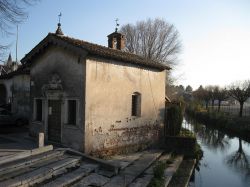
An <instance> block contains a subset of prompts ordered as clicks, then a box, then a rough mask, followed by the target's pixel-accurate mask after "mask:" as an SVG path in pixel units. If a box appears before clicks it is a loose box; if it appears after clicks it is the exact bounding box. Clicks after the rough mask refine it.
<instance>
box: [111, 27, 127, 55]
mask: <svg viewBox="0 0 250 187" xmlns="http://www.w3.org/2000/svg"><path fill="white" fill-rule="evenodd" d="M108 47H109V48H112V49H118V50H123V49H124V48H125V36H124V35H123V34H121V33H119V32H117V30H116V31H115V32H113V33H111V34H110V35H108Z"/></svg>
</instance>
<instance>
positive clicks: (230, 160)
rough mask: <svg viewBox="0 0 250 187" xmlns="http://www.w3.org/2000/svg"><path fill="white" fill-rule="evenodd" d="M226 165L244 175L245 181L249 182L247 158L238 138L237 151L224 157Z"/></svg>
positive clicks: (249, 171) (249, 169) (249, 168)
mask: <svg viewBox="0 0 250 187" xmlns="http://www.w3.org/2000/svg"><path fill="white" fill-rule="evenodd" d="M226 163H227V165H228V166H229V167H231V168H234V169H235V170H237V171H239V172H241V173H243V174H245V177H246V179H247V180H250V165H249V156H248V155H246V153H245V152H244V149H243V147H242V140H241V139H240V138H239V148H238V150H237V151H235V152H233V153H232V154H231V155H229V156H227V157H226Z"/></svg>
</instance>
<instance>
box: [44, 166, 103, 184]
mask: <svg viewBox="0 0 250 187" xmlns="http://www.w3.org/2000/svg"><path fill="white" fill-rule="evenodd" d="M98 168H99V165H97V164H87V163H82V164H81V165H80V167H79V168H78V169H76V170H74V171H72V172H69V173H66V174H63V175H61V176H60V177H58V178H56V179H55V180H53V181H51V182H49V183H47V184H45V185H44V187H54V186H60V187H64V186H71V185H72V184H74V183H76V182H77V181H79V180H81V179H82V178H84V177H86V176H88V175H89V174H90V173H92V172H95V171H96V170H97V169H98Z"/></svg>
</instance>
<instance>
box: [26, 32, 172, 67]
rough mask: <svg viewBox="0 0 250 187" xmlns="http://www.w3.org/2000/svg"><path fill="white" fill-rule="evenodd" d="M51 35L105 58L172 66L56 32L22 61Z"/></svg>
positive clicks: (90, 53) (35, 50) (147, 65)
mask: <svg viewBox="0 0 250 187" xmlns="http://www.w3.org/2000/svg"><path fill="white" fill-rule="evenodd" d="M50 37H53V38H55V39H58V40H62V41H64V42H66V43H67V44H69V45H73V46H75V47H78V48H81V49H83V50H85V51H87V52H88V55H93V56H100V57H103V58H108V59H114V60H118V61H123V62H126V63H131V64H136V65H139V66H146V67H150V68H156V69H160V70H164V69H167V70H169V69H171V68H170V67H168V66H166V65H164V64H161V63H158V62H154V61H152V60H147V59H145V58H143V57H141V56H138V55H136V54H133V53H129V52H125V51H121V50H117V49H111V48H108V47H104V46H101V45H97V44H93V43H90V42H86V41H83V40H79V39H75V38H71V37H68V36H64V35H57V34H54V33H49V34H48V36H47V37H46V38H45V39H44V40H42V41H41V42H40V43H39V44H38V45H37V46H36V47H35V48H33V49H32V50H31V51H30V52H29V53H28V54H27V55H26V56H25V57H24V58H23V59H22V60H21V61H22V62H23V63H25V61H26V60H27V59H28V57H29V56H30V58H31V56H33V55H35V54H36V53H37V52H38V51H39V49H37V48H39V46H40V45H43V44H42V43H44V45H46V44H45V43H46V39H47V38H50ZM48 40H49V39H48Z"/></svg>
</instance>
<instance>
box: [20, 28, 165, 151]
mask: <svg viewBox="0 0 250 187" xmlns="http://www.w3.org/2000/svg"><path fill="white" fill-rule="evenodd" d="M60 26H61V25H60V24H59V25H58V29H57V31H56V33H55V34H54V33H49V34H48V35H47V36H46V37H45V38H44V39H43V40H42V41H41V42H40V43H39V44H37V45H36V46H35V47H34V48H33V49H32V50H31V51H30V52H29V53H28V54H27V55H26V56H25V57H24V58H23V59H22V60H21V62H22V63H23V64H24V65H25V66H28V67H30V86H31V87H30V94H31V95H30V99H31V106H32V107H31V114H32V117H31V122H30V134H31V135H33V136H37V134H38V133H39V132H44V133H45V138H46V140H48V141H51V142H57V143H60V144H63V145H66V146H69V147H72V148H74V149H77V150H80V151H83V152H86V153H92V154H94V155H103V154H113V153H119V152H120V151H124V150H127V151H128V150H137V149H139V148H140V147H144V146H148V145H150V144H151V143H153V142H156V141H157V140H158V139H159V134H160V132H162V131H161V128H162V127H163V120H164V114H165V112H164V111H165V80H166V79H165V76H166V70H168V69H169V67H167V66H165V65H162V64H160V63H157V62H152V61H148V60H146V59H144V58H142V57H140V56H137V55H135V54H131V53H127V52H124V51H123V49H124V47H125V37H124V36H123V35H122V34H120V33H118V32H117V31H115V32H113V33H112V34H110V35H108V47H104V46H100V45H96V44H93V43H89V42H86V41H82V40H78V39H74V38H71V37H68V36H65V35H63V32H62V30H61V27H60Z"/></svg>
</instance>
